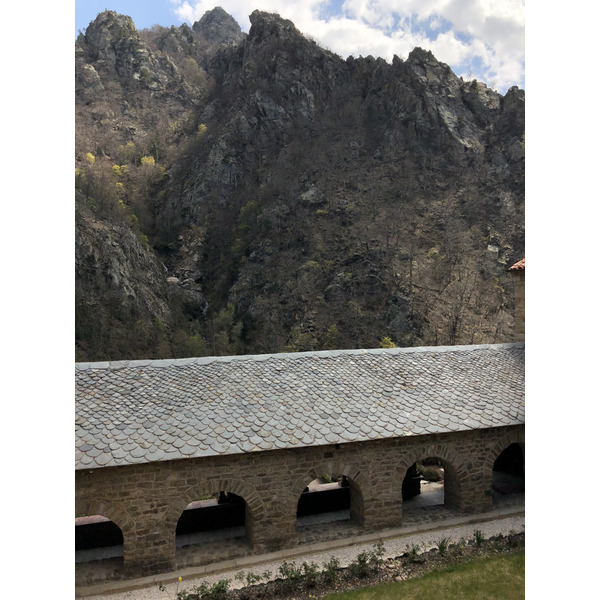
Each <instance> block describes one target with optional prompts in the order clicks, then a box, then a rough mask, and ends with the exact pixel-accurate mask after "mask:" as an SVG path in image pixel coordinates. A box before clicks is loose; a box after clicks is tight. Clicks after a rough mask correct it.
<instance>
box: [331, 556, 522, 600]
mask: <svg viewBox="0 0 600 600" xmlns="http://www.w3.org/2000/svg"><path fill="white" fill-rule="evenodd" d="M392 598H393V599H396V598H398V599H401V600H432V599H439V600H523V599H524V598H525V552H518V553H515V554H510V555H505V556H498V557H492V558H482V559H477V560H474V561H472V562H468V563H462V564H459V565H457V566H454V567H450V568H448V569H443V570H440V571H434V572H431V573H428V574H427V575H424V576H423V577H419V578H415V579H408V580H406V581H399V582H394V583H386V584H380V585H374V586H372V587H368V588H363V589H361V590H356V591H354V592H342V593H339V594H328V595H327V596H325V598H324V599H323V600H325V599H327V600H391V599H392Z"/></svg>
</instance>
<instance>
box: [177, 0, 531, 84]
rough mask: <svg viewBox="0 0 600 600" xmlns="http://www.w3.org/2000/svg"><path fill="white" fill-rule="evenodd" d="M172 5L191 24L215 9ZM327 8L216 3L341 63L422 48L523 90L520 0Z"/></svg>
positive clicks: (462, 69)
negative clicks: (301, 39) (280, 25)
mask: <svg viewBox="0 0 600 600" xmlns="http://www.w3.org/2000/svg"><path fill="white" fill-rule="evenodd" d="M171 1H172V2H173V3H174V4H175V5H176V6H175V12H176V14H177V15H178V17H179V18H180V19H181V20H182V21H183V20H185V21H189V22H190V23H194V22H195V21H197V20H198V19H200V18H201V17H202V15H203V14H204V13H205V12H206V11H209V10H212V9H213V8H214V6H215V3H214V0H199V1H194V0H191V1H187V0H186V1H185V2H181V1H178V0H171ZM329 4H330V3H329V2H328V1H327V0H301V1H296V2H289V1H285V0H220V5H221V6H222V8H223V9H224V10H226V11H227V12H228V13H230V14H231V15H232V16H233V17H234V18H235V19H236V21H237V22H238V23H239V24H240V27H241V28H242V29H243V30H244V31H246V32H247V31H248V30H249V27H250V21H249V18H248V17H249V15H250V13H251V12H252V11H254V10H255V9H259V10H263V11H266V12H276V13H279V14H280V15H281V16H282V17H284V18H286V19H290V20H291V21H293V23H294V24H295V25H296V27H297V28H298V29H299V30H300V31H301V32H303V33H305V34H307V35H310V36H312V37H314V38H315V39H317V40H318V41H319V42H320V43H321V44H322V45H324V46H326V47H328V48H330V49H331V50H332V51H333V52H336V53H338V54H340V55H341V56H343V57H344V58H345V57H347V56H349V55H353V56H359V55H362V56H367V55H369V54H370V55H373V56H381V57H383V58H385V59H386V60H388V61H390V60H391V59H392V57H393V55H394V54H397V55H398V56H401V57H404V58H406V57H407V56H408V54H409V53H410V52H411V50H413V48H415V47H416V46H420V47H422V48H424V49H426V50H431V51H432V52H433V54H434V55H435V56H436V58H437V59H438V60H440V61H442V62H445V63H447V64H449V65H450V66H451V67H452V68H453V70H454V71H455V72H456V73H457V74H458V75H460V74H463V73H467V74H470V75H471V76H474V77H476V78H477V79H479V80H481V81H483V82H485V83H487V84H488V85H491V84H493V85H494V86H495V87H496V89H498V90H499V91H502V92H504V91H505V90H506V89H507V88H508V87H510V86H511V85H519V86H521V87H522V86H523V84H524V62H525V59H524V56H525V6H524V0H345V2H344V3H343V4H342V10H341V13H340V14H337V15H332V14H331V8H330V6H329ZM327 14H329V15H331V16H329V17H328V18H324V17H323V16H322V15H327Z"/></svg>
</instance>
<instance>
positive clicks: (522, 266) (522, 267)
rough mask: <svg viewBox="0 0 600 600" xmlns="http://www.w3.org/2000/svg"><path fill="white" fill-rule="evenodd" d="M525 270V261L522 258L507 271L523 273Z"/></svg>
mask: <svg viewBox="0 0 600 600" xmlns="http://www.w3.org/2000/svg"><path fill="white" fill-rule="evenodd" d="M524 270H525V259H524V258H523V259H522V260H520V261H519V262H517V263H515V264H514V265H513V266H512V267H511V268H510V269H509V271H524Z"/></svg>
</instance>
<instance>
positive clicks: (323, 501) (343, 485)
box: [296, 474, 364, 542]
mask: <svg viewBox="0 0 600 600" xmlns="http://www.w3.org/2000/svg"><path fill="white" fill-rule="evenodd" d="M363 520H364V519H363V499H362V493H361V491H360V489H359V487H358V486H357V485H356V483H355V482H354V481H353V480H352V479H350V478H349V477H347V476H345V475H341V474H323V475H321V476H320V477H317V478H315V479H313V480H312V481H311V482H310V483H309V484H308V485H307V486H306V487H305V488H304V490H303V491H302V493H301V494H300V497H299V499H298V505H297V509H296V531H297V532H298V534H299V539H300V540H301V541H302V542H304V541H307V542H308V541H313V540H317V539H318V540H326V539H332V538H336V537H342V536H344V535H350V534H352V533H353V532H355V531H358V530H360V528H361V526H362V524H363Z"/></svg>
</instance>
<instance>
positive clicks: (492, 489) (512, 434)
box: [483, 431, 525, 503]
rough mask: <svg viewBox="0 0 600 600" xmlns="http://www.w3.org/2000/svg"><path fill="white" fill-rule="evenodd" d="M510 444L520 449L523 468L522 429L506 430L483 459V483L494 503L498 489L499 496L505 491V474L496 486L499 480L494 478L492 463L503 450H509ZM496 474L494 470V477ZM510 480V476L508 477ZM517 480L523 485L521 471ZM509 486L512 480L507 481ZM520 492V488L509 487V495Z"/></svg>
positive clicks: (497, 498)
mask: <svg viewBox="0 0 600 600" xmlns="http://www.w3.org/2000/svg"><path fill="white" fill-rule="evenodd" d="M511 446H518V447H519V448H520V450H521V458H522V461H523V465H522V467H523V470H524V468H525V435H524V431H509V432H507V433H506V434H505V435H503V436H502V437H501V438H500V439H499V440H498V441H497V442H496V443H495V444H494V445H493V446H492V448H491V449H490V451H489V452H488V453H487V454H486V456H485V459H484V471H483V473H484V478H485V483H486V486H487V489H488V490H489V492H488V493H491V495H492V498H493V502H494V503H496V502H497V501H499V496H498V491H499V490H500V496H502V495H503V494H506V493H507V490H506V484H507V482H506V477H507V476H506V475H503V478H504V479H505V481H504V482H503V485H502V486H498V483H499V480H495V479H494V477H495V472H494V465H495V463H496V461H497V460H498V458H499V457H500V456H501V455H502V454H503V452H505V451H506V450H509V449H510V448H511ZM497 476H498V473H497V472H496V477H497ZM509 480H510V478H509ZM517 480H518V481H519V482H520V483H519V486H521V485H523V478H522V473H519V477H518V478H517ZM508 485H509V488H510V487H511V486H512V485H514V481H512V482H510V481H509V483H508ZM503 487H504V488H505V489H504V490H502V488H503ZM515 491H517V492H520V493H522V491H523V490H522V489H520V490H518V489H516V488H515V489H509V490H508V492H509V495H511V494H512V493H513V492H515Z"/></svg>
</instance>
